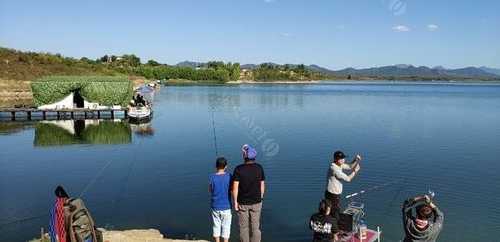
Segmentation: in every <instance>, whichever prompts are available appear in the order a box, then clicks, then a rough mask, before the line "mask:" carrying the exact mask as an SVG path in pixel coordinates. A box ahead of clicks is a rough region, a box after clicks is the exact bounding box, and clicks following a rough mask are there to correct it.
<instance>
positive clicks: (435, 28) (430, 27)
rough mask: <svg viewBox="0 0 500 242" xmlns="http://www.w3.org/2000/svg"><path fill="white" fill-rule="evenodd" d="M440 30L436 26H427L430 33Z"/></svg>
mask: <svg viewBox="0 0 500 242" xmlns="http://www.w3.org/2000/svg"><path fill="white" fill-rule="evenodd" d="M438 29H439V26H437V25H435V24H428V25H427V30H429V31H436V30H438Z"/></svg>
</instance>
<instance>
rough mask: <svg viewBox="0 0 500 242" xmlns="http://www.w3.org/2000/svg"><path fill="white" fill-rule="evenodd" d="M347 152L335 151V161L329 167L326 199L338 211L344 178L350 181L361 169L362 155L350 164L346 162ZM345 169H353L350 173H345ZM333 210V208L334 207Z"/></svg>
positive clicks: (357, 156)
mask: <svg viewBox="0 0 500 242" xmlns="http://www.w3.org/2000/svg"><path fill="white" fill-rule="evenodd" d="M345 157H346V156H345V154H344V152H342V151H335V153H333V161H331V164H330V169H328V174H327V177H326V179H327V186H326V191H325V199H328V200H330V201H331V202H332V204H333V208H335V209H336V210H337V211H336V212H337V213H338V212H339V211H338V210H339V209H340V195H342V182H341V181H342V180H343V181H346V182H350V181H351V180H352V179H353V178H354V177H355V176H356V174H358V172H359V170H360V169H361V167H360V165H359V161H361V156H360V155H356V157H354V160H353V161H352V162H351V163H350V164H348V163H345ZM343 170H352V172H351V174H350V175H347V174H345V173H344V171H343ZM332 210H333V209H332Z"/></svg>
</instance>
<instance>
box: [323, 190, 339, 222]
mask: <svg viewBox="0 0 500 242" xmlns="http://www.w3.org/2000/svg"><path fill="white" fill-rule="evenodd" d="M325 199H326V200H329V201H330V202H331V203H332V211H331V213H330V214H331V215H332V216H333V217H335V218H336V219H337V221H340V195H337V194H333V193H331V192H329V191H325Z"/></svg>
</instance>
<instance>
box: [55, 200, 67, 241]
mask: <svg viewBox="0 0 500 242" xmlns="http://www.w3.org/2000/svg"><path fill="white" fill-rule="evenodd" d="M65 201H66V198H59V197H58V198H57V200H56V223H55V224H56V231H57V237H58V239H59V242H66V228H65V227H64V202H65Z"/></svg>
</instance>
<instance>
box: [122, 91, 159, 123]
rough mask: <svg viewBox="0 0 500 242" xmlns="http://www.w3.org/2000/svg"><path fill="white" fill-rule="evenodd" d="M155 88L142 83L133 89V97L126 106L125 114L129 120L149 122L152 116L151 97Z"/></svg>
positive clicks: (152, 97)
mask: <svg viewBox="0 0 500 242" xmlns="http://www.w3.org/2000/svg"><path fill="white" fill-rule="evenodd" d="M154 91H155V89H154V88H152V87H150V86H148V85H143V86H141V87H139V88H137V89H136V90H135V94H134V99H133V101H132V103H131V105H130V106H129V108H128V113H127V116H128V118H129V121H130V122H133V123H144V122H149V121H150V120H151V118H152V117H153V109H152V107H153V99H154Z"/></svg>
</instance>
